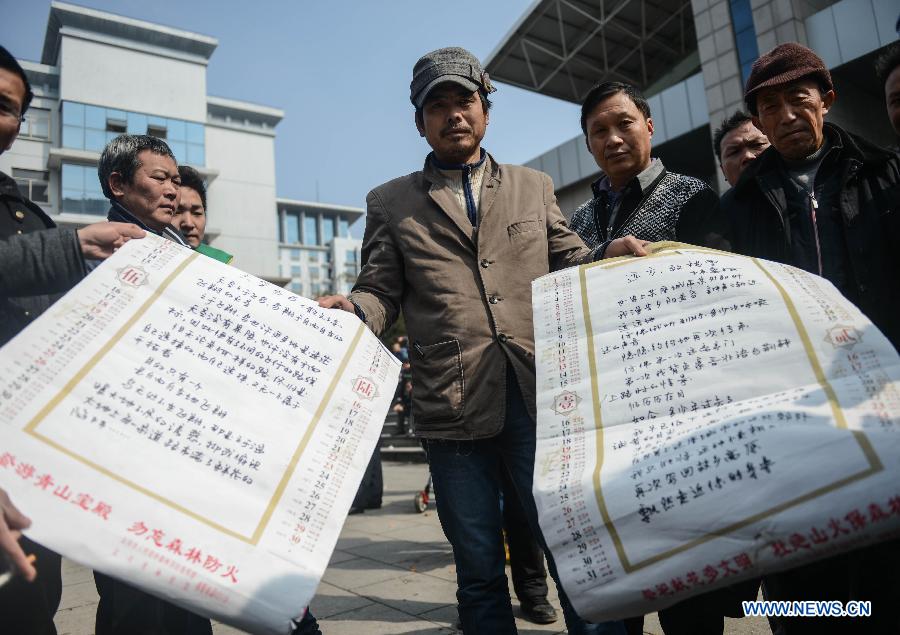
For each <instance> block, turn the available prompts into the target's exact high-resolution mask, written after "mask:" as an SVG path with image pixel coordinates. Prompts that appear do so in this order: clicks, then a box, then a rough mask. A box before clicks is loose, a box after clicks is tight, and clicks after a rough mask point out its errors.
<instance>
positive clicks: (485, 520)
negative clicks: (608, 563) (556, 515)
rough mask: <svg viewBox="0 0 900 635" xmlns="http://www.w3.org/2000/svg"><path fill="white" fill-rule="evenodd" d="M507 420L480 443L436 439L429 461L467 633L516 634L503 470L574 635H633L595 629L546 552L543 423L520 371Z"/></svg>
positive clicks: (618, 625) (510, 390)
mask: <svg viewBox="0 0 900 635" xmlns="http://www.w3.org/2000/svg"><path fill="white" fill-rule="evenodd" d="M506 383H507V398H506V421H505V422H504V426H503V430H502V431H501V432H500V434H498V435H497V436H495V437H491V438H489V439H478V440H475V441H445V440H435V439H429V440H428V441H427V443H426V444H425V446H426V451H427V453H428V463H429V466H430V467H431V476H432V479H433V483H434V493H435V498H436V499H437V511H438V517H439V518H440V521H441V526H442V527H443V529H444V534H446V536H447V539H448V540H449V541H450V545H451V546H452V547H453V558H454V560H455V561H456V580H457V586H458V589H457V592H456V598H457V601H458V602H459V618H460V621H461V622H462V626H463V632H464V633H466V635H476V634H479V633H484V634H489V635H500V634H504V633H516V632H517V631H516V623H515V619H514V618H513V613H512V605H511V604H510V599H509V587H508V586H507V581H506V572H505V557H504V552H503V535H502V528H503V514H502V512H501V510H500V504H499V500H500V488H501V484H502V480H501V478H500V477H501V470H506V471H507V473H508V474H509V476H510V480H511V481H512V483H513V485H514V486H515V488H516V491H517V493H518V494H519V498H520V499H521V501H522V507H523V508H524V509H525V514H526V516H527V518H528V522H529V524H530V525H531V529H532V532H533V533H534V535H535V536H536V537H537V538H538V540H539V541H540V543H541V546H542V547H543V549H544V553H545V554H546V555H547V564H548V565H549V569H550V575H551V576H553V579H554V580H555V581H556V587H557V590H558V591H559V600H560V603H561V604H562V609H563V615H564V617H565V620H566V628H567V629H568V630H569V633H570V634H571V635H625V626H624V624H623V623H622V622H603V623H601V624H588V623H586V622H585V621H584V620H582V619H581V618H580V617H578V615H577V614H576V613H575V610H574V609H573V608H572V605H571V604H570V603H569V599H568V598H567V597H566V594H565V592H564V591H563V589H562V586H560V584H559V578H558V576H557V575H556V565H555V564H554V562H553V557H552V556H551V555H550V552H549V551H548V550H547V548H546V544H545V543H544V539H543V536H542V534H541V531H540V527H539V526H538V522H537V509H536V507H535V504H534V496H533V495H532V493H531V483H532V478H533V470H534V452H535V423H534V421H533V420H532V419H531V416H530V415H529V414H528V410H527V409H526V407H525V401H524V399H523V397H522V392H521V390H520V389H519V385H518V382H517V381H516V379H515V377H514V373H513V371H512V369H508V370H507V382H506Z"/></svg>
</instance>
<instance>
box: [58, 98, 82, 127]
mask: <svg viewBox="0 0 900 635" xmlns="http://www.w3.org/2000/svg"><path fill="white" fill-rule="evenodd" d="M63 124H64V125H67V126H83V125H84V104H76V103H74V102H70V101H67V102H66V103H64V104H63Z"/></svg>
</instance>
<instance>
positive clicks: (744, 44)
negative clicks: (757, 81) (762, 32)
mask: <svg viewBox="0 0 900 635" xmlns="http://www.w3.org/2000/svg"><path fill="white" fill-rule="evenodd" d="M735 43H736V44H737V50H738V58H739V59H740V61H741V63H744V62H748V61H750V62H752V61H753V60H755V59H756V58H757V57H759V48H758V47H757V44H756V33H755V32H754V31H753V29H747V30H746V31H740V32H738V33H736V34H735Z"/></svg>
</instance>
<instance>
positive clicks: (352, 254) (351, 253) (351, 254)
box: [344, 249, 356, 262]
mask: <svg viewBox="0 0 900 635" xmlns="http://www.w3.org/2000/svg"><path fill="white" fill-rule="evenodd" d="M344 260H345V261H347V262H356V250H355V249H348V250H347V252H346V254H345V255H344Z"/></svg>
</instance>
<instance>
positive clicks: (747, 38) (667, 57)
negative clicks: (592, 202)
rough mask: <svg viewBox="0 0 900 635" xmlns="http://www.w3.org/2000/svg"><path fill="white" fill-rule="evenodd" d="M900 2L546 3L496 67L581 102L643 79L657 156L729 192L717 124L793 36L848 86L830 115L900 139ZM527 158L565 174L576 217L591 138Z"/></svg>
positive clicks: (559, 186) (587, 175)
mask: <svg viewBox="0 0 900 635" xmlns="http://www.w3.org/2000/svg"><path fill="white" fill-rule="evenodd" d="M898 11H900V10H898V8H897V3H896V2H895V1H894V0H840V1H839V2H833V1H832V0H654V1H653V2H650V1H648V0H623V1H622V2H618V3H615V4H614V5H609V4H608V3H605V2H604V1H603V0H537V1H536V2H535V3H534V4H533V5H532V6H531V8H530V9H529V10H528V11H527V12H526V13H525V14H523V15H522V16H521V18H520V19H519V20H518V22H517V23H516V24H515V25H514V26H513V28H512V29H511V30H510V32H509V33H508V34H507V36H506V37H505V38H504V39H503V40H502V41H501V43H500V44H499V45H498V46H497V48H496V49H495V50H494V52H493V53H491V55H490V56H489V57H488V59H487V60H486V64H485V66H486V68H487V70H488V72H489V73H490V75H491V77H492V78H493V79H495V80H496V81H499V82H505V83H509V84H513V85H516V86H519V87H521V88H524V89H527V90H532V91H535V92H538V93H541V94H544V95H548V96H551V97H556V98H558V99H564V100H567V101H571V102H574V103H578V104H580V103H581V102H582V100H583V98H584V97H585V95H586V94H587V92H588V90H590V88H591V86H593V85H594V84H596V83H598V82H600V81H604V80H617V81H623V82H627V83H630V84H633V85H635V86H637V87H638V88H640V89H641V90H642V91H643V92H644V94H645V96H646V97H647V98H648V101H649V103H650V109H651V113H652V117H653V122H654V135H653V154H654V156H659V157H660V158H661V159H662V160H663V162H664V164H665V165H666V166H667V167H668V168H669V169H670V170H674V171H677V172H682V173H685V174H689V175H691V176H696V177H698V178H701V179H703V180H705V181H707V182H709V183H710V184H711V185H712V186H713V187H718V189H719V190H720V191H724V189H725V188H726V187H727V186H726V184H725V181H724V179H723V177H722V175H721V171H720V170H719V169H718V165H717V163H716V159H715V155H714V153H713V148H712V131H713V130H714V129H715V128H716V127H718V126H719V125H720V124H721V122H722V121H723V120H724V119H725V118H726V117H728V116H729V115H731V114H732V113H733V112H734V111H735V110H738V109H743V107H744V106H743V86H744V84H745V82H746V79H747V77H748V75H749V73H750V68H751V66H752V64H753V61H754V60H755V59H756V58H757V57H758V56H759V55H760V53H764V52H766V51H769V50H771V49H772V48H773V47H775V46H776V45H777V44H781V43H784V42H800V43H801V44H804V45H806V46H809V47H810V48H812V49H813V50H815V51H816V52H817V53H818V54H819V55H820V56H821V57H822V59H823V60H824V61H825V63H826V64H827V65H828V66H829V68H830V70H831V73H832V76H833V78H834V83H835V87H836V92H837V94H838V99H837V101H836V102H835V105H834V107H833V108H832V109H831V111H830V113H829V115H828V120H829V121H832V122H834V123H837V124H839V125H841V126H843V127H845V128H847V129H848V130H850V131H852V132H856V133H858V134H861V135H863V136H864V137H866V138H868V139H870V140H871V141H873V142H875V143H878V144H880V145H892V144H893V143H895V142H896V139H895V137H894V134H893V131H892V130H891V127H890V124H889V122H888V120H887V115H886V114H885V106H884V93H883V87H882V86H879V85H878V83H877V81H876V79H875V73H874V70H873V68H872V65H873V61H874V58H875V57H876V56H877V55H878V54H879V52H880V51H881V50H882V49H883V48H884V47H886V46H887V45H889V44H890V43H891V42H893V41H895V40H896V39H897V33H896V31H895V26H894V25H895V24H896V22H897V14H898ZM526 165H528V166H529V167H533V168H535V169H538V170H542V171H544V172H547V173H548V174H550V176H551V177H553V181H554V184H555V186H556V192H557V198H558V200H559V203H560V207H561V208H562V209H563V211H564V212H565V213H566V214H567V215H570V214H571V213H572V212H573V211H574V210H575V208H577V207H578V205H580V204H581V203H582V202H584V201H585V200H587V199H588V198H590V197H591V190H590V184H591V182H592V181H594V180H596V179H597V178H598V177H599V176H600V171H599V168H598V167H597V165H596V163H595V161H594V159H593V157H592V156H591V155H590V153H589V152H588V150H587V147H586V146H585V142H584V137H583V136H582V135H578V136H576V137H574V138H572V139H569V140H567V141H564V142H563V143H561V144H560V145H558V146H556V147H554V148H551V149H549V150H548V151H546V152H544V153H543V154H541V155H540V156H538V157H535V158H534V159H532V160H531V161H528V162H527V163H526Z"/></svg>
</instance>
